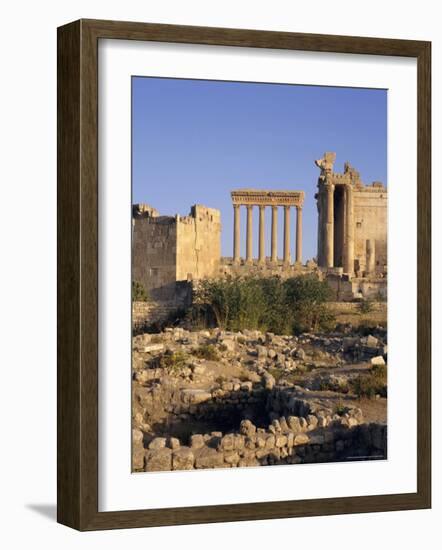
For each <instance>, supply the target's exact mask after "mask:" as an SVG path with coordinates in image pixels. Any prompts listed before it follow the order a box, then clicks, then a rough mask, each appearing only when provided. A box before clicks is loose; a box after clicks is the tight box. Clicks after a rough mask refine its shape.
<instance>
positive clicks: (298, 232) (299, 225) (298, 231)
mask: <svg viewBox="0 0 442 550" xmlns="http://www.w3.org/2000/svg"><path fill="white" fill-rule="evenodd" d="M296 263H297V264H300V263H302V206H297V207H296Z"/></svg>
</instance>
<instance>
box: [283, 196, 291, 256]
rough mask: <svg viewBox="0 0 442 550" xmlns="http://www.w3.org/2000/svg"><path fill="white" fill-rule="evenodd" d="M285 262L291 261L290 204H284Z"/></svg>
mask: <svg viewBox="0 0 442 550" xmlns="http://www.w3.org/2000/svg"><path fill="white" fill-rule="evenodd" d="M284 263H285V264H289V263H290V206H284Z"/></svg>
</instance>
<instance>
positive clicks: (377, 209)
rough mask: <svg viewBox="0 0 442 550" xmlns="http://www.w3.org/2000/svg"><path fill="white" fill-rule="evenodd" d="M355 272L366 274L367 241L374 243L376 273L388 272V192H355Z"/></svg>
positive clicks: (376, 189) (377, 190) (366, 189)
mask: <svg viewBox="0 0 442 550" xmlns="http://www.w3.org/2000/svg"><path fill="white" fill-rule="evenodd" d="M354 221H355V271H356V272H358V271H359V272H365V271H369V270H368V265H367V240H372V241H374V255H375V266H374V270H375V272H376V273H383V272H386V270H387V191H386V189H385V188H383V187H365V188H363V189H355V191H354Z"/></svg>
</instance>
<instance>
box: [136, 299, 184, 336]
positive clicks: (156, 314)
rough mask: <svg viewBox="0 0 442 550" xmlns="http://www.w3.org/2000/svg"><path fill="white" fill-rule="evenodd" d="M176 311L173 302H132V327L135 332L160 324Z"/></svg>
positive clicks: (175, 305) (174, 302) (175, 304)
mask: <svg viewBox="0 0 442 550" xmlns="http://www.w3.org/2000/svg"><path fill="white" fill-rule="evenodd" d="M176 310H177V303H176V301H173V302H133V303H132V327H133V329H134V330H135V331H137V330H139V329H144V328H146V327H149V326H152V325H155V324H156V323H162V322H163V321H165V320H166V319H167V318H168V317H169V316H170V315H172V314H173V313H174V312H175V311H176Z"/></svg>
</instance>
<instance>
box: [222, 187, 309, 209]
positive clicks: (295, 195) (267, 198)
mask: <svg viewBox="0 0 442 550" xmlns="http://www.w3.org/2000/svg"><path fill="white" fill-rule="evenodd" d="M231 196H232V203H233V204H234V205H235V204H238V205H240V206H247V205H249V204H250V205H252V206H300V207H301V208H302V206H303V205H304V191H263V190H261V189H238V190H237V191H232V192H231Z"/></svg>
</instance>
